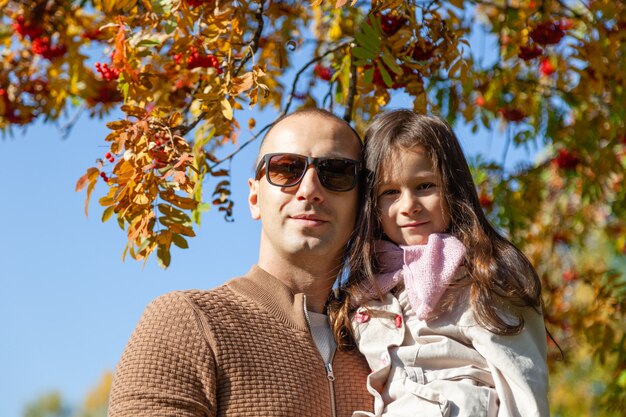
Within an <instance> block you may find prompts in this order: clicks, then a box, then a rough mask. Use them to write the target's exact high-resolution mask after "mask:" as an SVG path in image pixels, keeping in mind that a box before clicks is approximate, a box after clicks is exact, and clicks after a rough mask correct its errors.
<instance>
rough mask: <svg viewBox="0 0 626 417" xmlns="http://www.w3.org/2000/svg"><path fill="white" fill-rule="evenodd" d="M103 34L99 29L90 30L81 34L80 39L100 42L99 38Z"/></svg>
mask: <svg viewBox="0 0 626 417" xmlns="http://www.w3.org/2000/svg"><path fill="white" fill-rule="evenodd" d="M103 34H104V33H103V32H102V31H101V30H100V28H95V29H91V30H86V31H85V32H83V34H82V35H81V37H82V38H83V39H89V40H90V41H98V40H100V37H101V36H102V35H103Z"/></svg>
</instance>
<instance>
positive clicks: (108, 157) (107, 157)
mask: <svg viewBox="0 0 626 417" xmlns="http://www.w3.org/2000/svg"><path fill="white" fill-rule="evenodd" d="M104 157H105V158H106V159H107V160H108V161H109V162H110V163H113V162H115V157H114V156H113V155H111V152H107V153H106V154H105V155H104Z"/></svg>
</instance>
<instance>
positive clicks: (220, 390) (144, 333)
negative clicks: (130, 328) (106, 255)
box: [109, 266, 373, 417]
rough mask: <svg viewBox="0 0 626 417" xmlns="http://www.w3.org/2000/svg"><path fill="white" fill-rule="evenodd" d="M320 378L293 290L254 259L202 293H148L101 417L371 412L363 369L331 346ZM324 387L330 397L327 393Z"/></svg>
mask: <svg viewBox="0 0 626 417" xmlns="http://www.w3.org/2000/svg"><path fill="white" fill-rule="evenodd" d="M332 368H333V369H332V370H333V374H334V381H331V379H332V378H329V376H328V372H327V370H326V367H325V364H324V361H323V360H322V358H321V356H320V354H319V352H318V350H317V348H316V346H315V343H314V341H313V339H312V337H311V334H310V331H309V327H308V324H307V321H306V318H305V315H304V296H303V294H295V295H294V294H292V292H291V290H290V289H289V288H288V287H287V286H285V285H284V284H283V283H281V282H280V281H279V280H277V279H276V278H274V277H273V276H271V275H270V274H268V273H267V272H265V271H263V270H262V269H261V268H259V267H257V266H255V267H253V268H252V269H251V270H250V272H248V274H247V275H246V276H245V277H243V278H236V279H233V280H231V281H229V282H227V283H226V284H224V285H222V286H220V287H218V288H216V289H213V290H210V291H200V290H190V291H178V292H172V293H169V294H166V295H164V296H161V297H159V298H157V299H156V300H154V301H153V302H152V303H151V304H150V305H149V306H148V307H147V308H146V311H145V312H144V315H143V317H142V318H141V320H140V321H139V324H138V325H137V328H136V329H135V331H134V333H133V335H132V336H131V338H130V340H129V342H128V345H127V346H126V350H125V351H124V354H123V355H122V359H121V360H120V363H119V365H118V367H117V370H116V372H115V377H114V380H113V386H112V388H111V397H110V403H109V417H126V416H128V417H131V416H132V417H141V416H160V417H161V416H242V417H243V416H255V417H260V416H302V417H306V416H310V417H322V416H329V417H330V416H332V415H333V410H332V408H333V404H335V406H336V415H337V416H338V417H348V416H351V415H352V412H353V411H355V410H367V409H371V408H372V406H373V404H372V399H371V396H370V395H369V394H368V393H367V391H366V383H365V382H366V378H367V374H368V373H369V368H368V366H367V363H366V362H365V359H364V358H363V357H362V356H361V355H360V354H359V353H358V352H349V353H348V352H340V351H337V352H336V353H335V355H334V358H333V361H332ZM331 394H334V399H333V398H332V397H333V395H331Z"/></svg>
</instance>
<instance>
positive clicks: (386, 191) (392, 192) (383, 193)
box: [378, 189, 398, 197]
mask: <svg viewBox="0 0 626 417" xmlns="http://www.w3.org/2000/svg"><path fill="white" fill-rule="evenodd" d="M394 194H398V190H393V189H390V190H384V191H383V192H381V193H379V194H378V196H379V197H384V196H386V195H394Z"/></svg>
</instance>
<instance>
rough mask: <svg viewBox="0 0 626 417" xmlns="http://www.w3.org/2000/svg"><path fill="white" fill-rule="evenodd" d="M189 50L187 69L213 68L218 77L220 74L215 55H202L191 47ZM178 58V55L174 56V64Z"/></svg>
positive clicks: (218, 63)
mask: <svg viewBox="0 0 626 417" xmlns="http://www.w3.org/2000/svg"><path fill="white" fill-rule="evenodd" d="M189 50H190V52H191V53H190V54H189V56H188V57H187V69H194V68H215V69H216V70H217V73H218V75H219V74H221V73H222V68H221V67H220V62H219V60H218V59H217V57H216V56H215V55H203V54H201V53H200V52H198V50H197V49H196V48H194V47H193V46H192V47H191V48H189ZM180 58H181V57H180V54H177V55H175V56H174V60H175V61H176V62H179V61H180Z"/></svg>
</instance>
